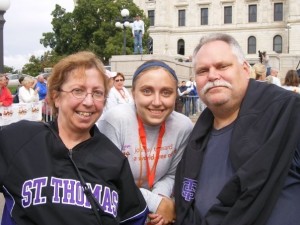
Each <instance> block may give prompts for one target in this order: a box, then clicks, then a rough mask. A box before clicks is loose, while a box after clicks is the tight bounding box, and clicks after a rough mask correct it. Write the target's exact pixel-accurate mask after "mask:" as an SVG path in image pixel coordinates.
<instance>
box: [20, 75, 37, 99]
mask: <svg viewBox="0 0 300 225" xmlns="http://www.w3.org/2000/svg"><path fill="white" fill-rule="evenodd" d="M33 84H34V79H32V78H31V77H24V79H23V81H22V87H20V89H19V93H18V96H19V102H20V103H30V102H37V101H39V95H38V91H39V89H38V88H37V89H35V90H34V89H33V88H32V86H33Z"/></svg>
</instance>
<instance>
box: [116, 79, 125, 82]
mask: <svg viewBox="0 0 300 225" xmlns="http://www.w3.org/2000/svg"><path fill="white" fill-rule="evenodd" d="M123 81H124V80H123V79H118V80H115V82H117V83H118V82H123Z"/></svg>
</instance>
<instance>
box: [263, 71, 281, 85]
mask: <svg viewBox="0 0 300 225" xmlns="http://www.w3.org/2000/svg"><path fill="white" fill-rule="evenodd" d="M270 75H271V76H267V78H266V81H267V82H269V83H272V84H275V85H277V86H279V87H281V81H280V79H279V78H278V70H277V69H276V68H273V67H272V68H271V74H270Z"/></svg>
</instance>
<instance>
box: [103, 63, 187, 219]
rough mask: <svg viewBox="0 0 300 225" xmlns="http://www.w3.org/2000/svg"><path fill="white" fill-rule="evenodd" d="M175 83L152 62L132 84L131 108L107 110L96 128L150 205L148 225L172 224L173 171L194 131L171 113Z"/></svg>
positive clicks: (168, 72)
mask: <svg viewBox="0 0 300 225" xmlns="http://www.w3.org/2000/svg"><path fill="white" fill-rule="evenodd" d="M177 84H178V79H177V76H176V73H175V71H174V70H173V69H172V68H171V67H170V66H168V65H167V64H166V63H164V62H162V61H157V60H150V61H147V62H145V63H144V64H142V65H141V66H140V67H139V68H138V69H137V70H136V71H135V73H134V75H133V78H132V97H133V99H134V104H123V105H119V106H116V107H115V108H113V109H111V110H108V111H107V113H105V115H103V117H102V118H101V119H100V120H99V122H98V127H99V128H100V130H101V132H102V133H104V134H105V135H106V136H107V137H108V138H109V139H110V140H111V141H112V142H114V143H115V144H116V146H117V147H118V148H119V149H120V150H121V151H122V152H123V154H124V155H125V156H127V158H128V160H129V163H130V167H131V170H132V173H133V175H134V178H135V182H136V184H137V185H138V187H139V188H140V190H141V191H142V194H143V196H144V198H145V200H146V202H147V204H148V207H149V210H150V212H151V213H150V214H149V216H148V217H149V220H150V221H151V222H150V224H169V223H172V222H173V221H174V220H175V210H174V201H173V200H172V193H173V186H174V177H175V170H176V167H177V164H178V162H179V161H180V159H181V156H182V153H183V151H184V149H185V146H186V143H187V139H188V137H189V134H190V132H191V130H192V128H193V123H192V122H191V120H190V119H189V118H188V117H186V116H184V115H182V114H180V113H177V112H175V111H174V106H175V100H176V94H177Z"/></svg>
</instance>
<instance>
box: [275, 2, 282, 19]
mask: <svg viewBox="0 0 300 225" xmlns="http://www.w3.org/2000/svg"><path fill="white" fill-rule="evenodd" d="M282 20H283V4H282V3H274V21H282Z"/></svg>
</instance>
